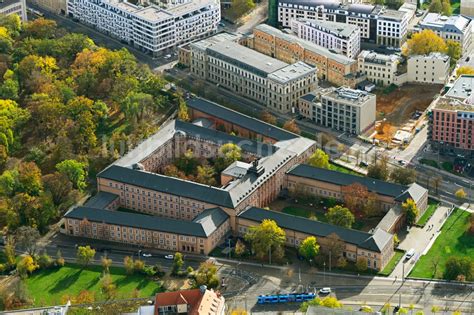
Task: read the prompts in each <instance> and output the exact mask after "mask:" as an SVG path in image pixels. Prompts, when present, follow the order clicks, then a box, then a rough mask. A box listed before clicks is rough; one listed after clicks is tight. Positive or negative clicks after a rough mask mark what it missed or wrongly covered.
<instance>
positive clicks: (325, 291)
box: [319, 288, 331, 294]
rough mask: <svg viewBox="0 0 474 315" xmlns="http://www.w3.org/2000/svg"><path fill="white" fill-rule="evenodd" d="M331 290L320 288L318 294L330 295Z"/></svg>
mask: <svg viewBox="0 0 474 315" xmlns="http://www.w3.org/2000/svg"><path fill="white" fill-rule="evenodd" d="M330 293H331V288H322V289H320V290H319V294H330Z"/></svg>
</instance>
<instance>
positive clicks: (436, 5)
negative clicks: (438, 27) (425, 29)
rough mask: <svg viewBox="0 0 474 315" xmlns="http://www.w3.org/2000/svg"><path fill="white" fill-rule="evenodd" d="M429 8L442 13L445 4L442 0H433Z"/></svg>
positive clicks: (431, 10)
mask: <svg viewBox="0 0 474 315" xmlns="http://www.w3.org/2000/svg"><path fill="white" fill-rule="evenodd" d="M428 10H429V11H430V12H435V13H441V12H442V11H443V4H442V2H441V0H432V1H431V4H430V7H429V9H428Z"/></svg>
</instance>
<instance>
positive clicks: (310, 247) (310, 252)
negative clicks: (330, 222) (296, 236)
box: [298, 236, 319, 260]
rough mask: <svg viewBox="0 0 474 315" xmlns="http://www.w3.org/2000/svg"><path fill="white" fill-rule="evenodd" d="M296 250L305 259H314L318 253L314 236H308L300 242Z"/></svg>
mask: <svg viewBox="0 0 474 315" xmlns="http://www.w3.org/2000/svg"><path fill="white" fill-rule="evenodd" d="M298 252H299V253H300V255H301V256H303V257H304V258H306V259H307V260H310V259H314V258H315V257H316V255H317V254H318V253H319V244H318V241H317V239H316V237H314V236H309V237H307V238H305V239H304V240H303V242H301V244H300V247H299V249H298Z"/></svg>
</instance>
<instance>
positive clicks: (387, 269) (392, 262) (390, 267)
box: [378, 250, 405, 277]
mask: <svg viewBox="0 0 474 315" xmlns="http://www.w3.org/2000/svg"><path fill="white" fill-rule="evenodd" d="M404 254H405V252H404V251H402V250H395V254H394V255H393V257H392V259H390V261H389V262H388V264H387V265H386V266H385V268H383V270H382V271H380V272H379V273H378V274H379V275H380V276H385V277H388V276H390V274H391V273H392V271H393V269H395V266H396V265H397V264H398V262H399V261H400V259H402V257H403V255H404Z"/></svg>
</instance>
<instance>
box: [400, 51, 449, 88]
mask: <svg viewBox="0 0 474 315" xmlns="http://www.w3.org/2000/svg"><path fill="white" fill-rule="evenodd" d="M449 61H450V58H449V56H447V55H444V54H440V53H431V54H429V55H426V56H424V55H418V56H410V57H409V58H408V66H407V73H408V81H409V82H417V83H431V84H444V83H445V82H446V79H447V78H448V76H449V66H450V63H449Z"/></svg>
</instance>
